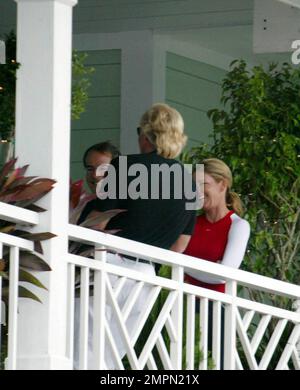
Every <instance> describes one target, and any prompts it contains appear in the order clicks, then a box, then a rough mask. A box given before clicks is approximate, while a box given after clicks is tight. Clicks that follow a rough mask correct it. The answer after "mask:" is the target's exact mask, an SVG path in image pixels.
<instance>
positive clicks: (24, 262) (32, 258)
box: [20, 250, 51, 271]
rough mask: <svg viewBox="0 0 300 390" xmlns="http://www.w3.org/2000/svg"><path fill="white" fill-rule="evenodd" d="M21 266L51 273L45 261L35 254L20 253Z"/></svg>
mask: <svg viewBox="0 0 300 390" xmlns="http://www.w3.org/2000/svg"><path fill="white" fill-rule="evenodd" d="M20 266H22V267H24V268H28V269H32V270H33V271H51V268H50V267H49V265H48V264H47V263H46V262H45V260H44V259H43V258H42V257H41V256H39V255H37V254H36V253H33V252H27V251H22V250H21V251H20Z"/></svg>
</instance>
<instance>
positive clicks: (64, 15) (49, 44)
mask: <svg viewBox="0 0 300 390" xmlns="http://www.w3.org/2000/svg"><path fill="white" fill-rule="evenodd" d="M16 1H17V3H18V11H17V15H18V20H17V60H18V61H19V62H20V63H21V67H20V70H19V72H18V81H17V101H16V156H17V157H18V164H19V165H21V164H30V169H29V174H31V175H40V176H43V177H48V178H53V179H55V180H57V184H56V186H55V189H54V190H52V191H51V192H50V193H49V194H48V195H47V196H46V198H45V199H42V200H41V201H40V203H39V204H41V205H42V206H43V207H45V208H46V209H47V210H48V211H47V212H46V213H42V214H41V219H40V220H41V223H40V224H39V226H38V227H37V228H35V231H40V232H42V231H49V232H52V233H55V234H56V235H57V237H55V238H54V239H51V240H49V241H46V242H45V243H44V244H43V248H44V253H45V259H46V260H47V261H48V263H49V264H50V266H51V268H52V271H51V272H48V273H39V274H38V277H39V278H40V279H41V280H42V281H43V282H44V283H45V284H46V286H47V287H48V291H46V292H44V291H43V290H40V289H36V290H35V291H34V292H35V293H36V294H38V296H39V297H40V298H41V299H42V301H43V303H42V304H39V303H37V302H34V301H30V300H28V299H20V302H19V314H18V319H19V324H18V329H19V332H18V350H17V368H18V369H35V370H37V369H70V368H72V367H71V362H70V359H68V357H67V312H68V311H67V262H66V256H65V255H66V253H67V245H68V237H67V223H68V198H69V149H70V93H71V46H72V45H71V42H72V7H73V6H74V5H75V4H76V3H77V0H16Z"/></svg>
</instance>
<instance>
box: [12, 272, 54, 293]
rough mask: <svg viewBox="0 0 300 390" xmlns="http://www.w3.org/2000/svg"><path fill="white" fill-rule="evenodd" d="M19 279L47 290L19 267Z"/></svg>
mask: <svg viewBox="0 0 300 390" xmlns="http://www.w3.org/2000/svg"><path fill="white" fill-rule="evenodd" d="M19 280H20V282H27V283H31V284H34V285H35V286H37V287H40V288H43V289H44V290H48V289H47V288H46V287H45V286H44V285H43V284H42V283H41V282H40V281H39V280H38V279H37V278H36V277H35V276H33V275H32V274H30V273H29V272H27V271H25V270H24V269H23V268H20V271H19Z"/></svg>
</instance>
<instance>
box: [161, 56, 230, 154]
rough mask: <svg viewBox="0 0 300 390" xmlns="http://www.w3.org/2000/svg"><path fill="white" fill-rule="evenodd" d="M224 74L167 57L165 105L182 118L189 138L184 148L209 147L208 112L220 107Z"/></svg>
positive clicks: (195, 63)
mask: <svg viewBox="0 0 300 390" xmlns="http://www.w3.org/2000/svg"><path fill="white" fill-rule="evenodd" d="M225 73H226V72H225V70H223V69H220V68H218V67H216V66H212V65H208V64H205V63H203V62H199V61H195V60H192V59H190V58H186V57H183V56H179V55H176V54H174V53H167V69H166V102H167V103H168V104H170V105H171V106H173V107H174V108H176V109H177V110H178V111H179V112H180V113H181V114H182V116H183V119H184V122H185V131H186V133H187V135H188V137H189V140H188V144H187V148H190V147H193V146H196V145H197V144H198V143H199V141H202V142H207V143H211V142H212V140H211V138H209V134H210V133H211V131H212V124H211V121H210V120H209V119H208V117H207V114H206V113H207V111H208V110H209V109H212V108H216V107H220V96H221V82H222V79H223V78H224V76H225Z"/></svg>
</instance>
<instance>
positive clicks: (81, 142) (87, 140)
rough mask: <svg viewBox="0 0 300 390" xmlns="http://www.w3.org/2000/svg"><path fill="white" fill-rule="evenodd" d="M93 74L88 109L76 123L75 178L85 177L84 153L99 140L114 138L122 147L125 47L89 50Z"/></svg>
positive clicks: (73, 144)
mask: <svg viewBox="0 0 300 390" xmlns="http://www.w3.org/2000/svg"><path fill="white" fill-rule="evenodd" d="M87 54H88V57H87V59H86V61H85V63H86V66H92V67H93V68H94V69H95V71H94V73H93V74H92V75H91V86H90V88H89V91H88V93H89V100H88V103H87V106H86V111H85V112H84V113H83V114H82V115H81V117H80V119H79V120H76V121H73V122H72V133H71V177H72V180H77V179H80V178H83V177H84V175H85V172H84V169H83V166H82V156H83V154H84V152H85V150H86V149H87V148H88V147H89V146H91V145H93V144H95V143H97V142H102V141H106V140H110V141H111V142H113V143H114V144H115V145H116V146H118V147H119V146H120V96H121V50H97V51H87Z"/></svg>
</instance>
